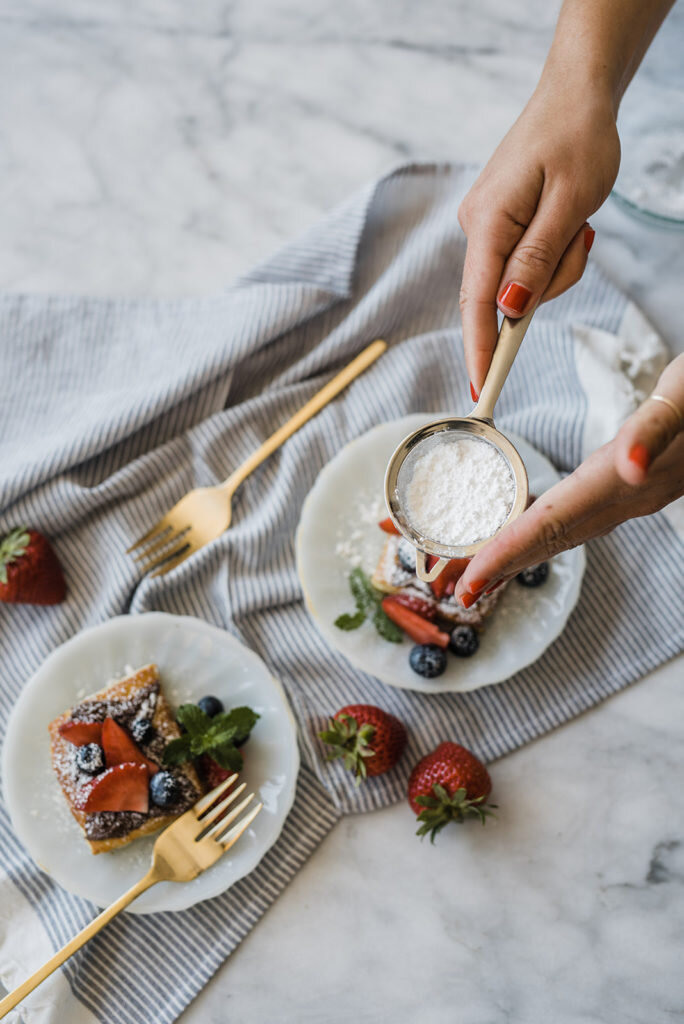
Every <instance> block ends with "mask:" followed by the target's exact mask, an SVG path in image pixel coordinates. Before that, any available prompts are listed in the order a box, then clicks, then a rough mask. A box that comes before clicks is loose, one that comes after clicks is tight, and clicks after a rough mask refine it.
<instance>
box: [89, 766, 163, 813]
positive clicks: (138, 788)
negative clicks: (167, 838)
mask: <svg viewBox="0 0 684 1024" xmlns="http://www.w3.org/2000/svg"><path fill="white" fill-rule="evenodd" d="M149 779H150V773H149V772H148V770H147V767H146V765H144V764H127V763H124V764H117V765H114V767H113V768H106V769H105V770H104V771H103V772H102V774H101V775H98V776H97V778H95V779H93V781H92V782H88V783H87V784H86V785H85V786H83V787H82V789H81V790H80V791H79V793H78V794H77V796H76V799H75V801H74V803H75V805H76V807H78V808H79V809H80V810H82V811H85V812H86V813H87V814H94V813H95V812H96V811H138V812H139V813H140V814H147V812H148V810H149V799H150V798H149Z"/></svg>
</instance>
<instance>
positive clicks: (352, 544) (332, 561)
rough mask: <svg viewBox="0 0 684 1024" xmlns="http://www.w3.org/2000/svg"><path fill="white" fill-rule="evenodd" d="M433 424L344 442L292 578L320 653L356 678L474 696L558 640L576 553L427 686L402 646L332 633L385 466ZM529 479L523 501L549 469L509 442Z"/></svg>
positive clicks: (374, 513) (373, 541)
mask: <svg viewBox="0 0 684 1024" xmlns="http://www.w3.org/2000/svg"><path fill="white" fill-rule="evenodd" d="M436 418H438V417H437V416H436V415H430V416H426V415H424V414H420V415H413V416H406V417H405V418H404V419H401V420H394V421H392V422H391V423H383V424H381V425H380V426H378V427H374V428H373V429H372V430H370V431H368V433H367V434H364V435H363V437H359V438H357V439H356V440H355V441H352V442H351V443H350V444H348V445H347V446H346V447H345V448H343V449H342V450H341V451H340V452H339V453H338V454H337V455H336V456H335V458H334V459H332V461H331V462H329V463H328V465H327V466H325V468H324V469H323V470H322V471H321V473H320V474H319V476H318V479H317V480H316V483H315V484H314V486H313V487H312V489H311V491H310V493H309V495H308V497H307V499H306V501H305V502H304V507H303V509H302V515H301V519H300V521H299V527H298V530H297V569H298V572H299V578H300V581H301V584H302V589H303V591H304V598H305V600H306V604H307V607H308V609H309V612H310V613H311V615H312V616H313V619H314V621H315V623H316V625H317V626H318V628H319V630H320V631H321V633H322V634H323V636H324V637H325V639H326V640H327V641H328V643H329V644H330V645H331V646H332V647H334V648H336V649H337V650H338V651H340V652H341V653H342V654H344V655H345V656H346V657H347V658H348V659H349V661H350V662H351V663H352V664H353V665H355V666H356V667H357V668H359V669H361V670H362V671H364V672H368V673H370V674H371V675H373V676H376V677H377V678H378V679H380V680H381V681H382V682H383V683H387V685H388V686H398V687H400V688H402V689H407V690H418V691H421V692H423V693H443V692H449V691H459V692H460V691H465V690H475V689H477V688H478V687H480V686H487V685H489V684H491V683H499V682H501V681H502V680H504V679H508V678H509V676H511V675H513V674H514V673H515V672H518V671H519V670H520V669H522V668H524V667H525V665H529V664H531V662H533V661H536V659H537V658H538V657H539V656H540V655H541V654H542V652H543V651H544V650H545V649H546V648H547V647H548V645H549V644H550V643H551V642H552V641H553V640H555V638H556V637H557V636H558V635H559V634H560V632H561V631H562V629H563V627H564V626H565V623H566V621H567V618H568V616H569V614H570V612H571V611H572V609H573V608H574V606H575V603H576V601H577V598H578V596H579V592H580V585H581V582H582V576H583V573H584V565H585V555H584V549H583V548H575V549H574V550H573V551H566V552H564V553H563V554H561V555H558V556H557V557H556V558H554V559H553V562H552V563H551V572H550V574H549V578H548V580H547V581H546V583H545V584H544V585H543V586H541V587H538V588H536V589H526V588H524V587H521V586H520V585H519V584H518V583H516V582H515V581H513V582H512V583H511V584H510V586H509V587H508V588H507V590H506V592H505V593H504V594H503V595H502V598H501V600H500V602H499V604H498V606H497V608H496V610H495V611H494V612H493V614H492V616H491V618H490V619H488V620H487V624H486V631H485V632H484V634H483V636H482V640H481V644H480V648H479V650H478V651H477V653H476V654H475V655H473V657H472V658H457V657H455V656H449V659H448V665H447V669H446V671H445V672H444V674H443V675H441V676H439V677H438V678H437V679H423V678H422V677H421V676H418V675H417V674H416V673H415V672H414V671H413V670H412V669H411V667H410V665H409V662H408V655H409V650H410V648H411V642H410V641H409V640H408V638H406V639H405V641H404V643H402V644H392V643H388V642H387V641H386V640H383V639H382V637H380V636H378V634H377V633H376V631H375V629H374V627H373V626H372V624H371V623H370V622H365V623H364V624H363V625H362V626H361V627H360V629H357V630H354V631H353V632H348V633H345V632H344V631H343V630H341V629H338V628H337V627H336V626H335V625H334V622H335V619H336V618H337V616H338V615H340V614H341V613H342V612H353V611H354V601H353V599H352V597H351V594H350V593H349V583H348V579H347V577H348V574H349V571H350V569H351V567H352V565H354V564H361V566H362V568H364V569H365V571H366V572H367V573H368V575H371V573H372V571H373V569H374V568H375V564H376V562H377V560H378V558H379V555H380V552H381V550H382V545H383V543H384V535H383V533H382V531H381V530H380V529H378V525H377V524H378V521H379V520H380V519H384V518H385V516H386V515H387V510H386V508H385V504H384V498H383V482H384V477H385V470H386V468H387V463H388V461H389V458H390V456H391V454H392V452H393V451H394V449H395V448H396V446H397V445H398V444H399V442H400V441H401V440H402V439H403V438H404V437H406V435H407V434H409V433H411V431H413V430H417V429H418V427H420V426H421V425H422V424H423V423H427V422H429V421H430V420H432V419H436ZM510 437H511V441H512V442H513V444H514V445H515V446H516V448H517V449H518V451H519V452H520V454H521V456H522V458H523V461H524V463H525V465H526V467H527V473H528V476H529V479H530V492H531V493H532V494H536V495H539V494H542V493H543V492H544V491H546V490H548V489H549V487H551V486H552V485H553V484H554V483H556V481H557V480H559V479H560V477H559V475H558V473H557V472H556V470H555V469H554V468H553V466H552V465H551V463H550V462H549V461H548V459H546V458H545V457H544V456H543V455H541V454H540V453H539V452H538V451H537V450H536V449H535V448H533V447H532V446H531V445H530V444H529V443H528V442H527V441H525V440H523V439H522V438H520V437H516V436H515V435H513V434H512V435H510Z"/></svg>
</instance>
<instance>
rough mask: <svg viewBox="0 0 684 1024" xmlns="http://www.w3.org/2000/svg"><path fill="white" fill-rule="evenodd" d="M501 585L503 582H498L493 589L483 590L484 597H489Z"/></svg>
mask: <svg viewBox="0 0 684 1024" xmlns="http://www.w3.org/2000/svg"><path fill="white" fill-rule="evenodd" d="M502 583H503V580H498V581H497V582H496V583H495V584H494V586H493V587H490V588H489V590H485V597H489V595H490V594H493V593H494V591H495V590H498V588H499V587H500V586H501V584H502Z"/></svg>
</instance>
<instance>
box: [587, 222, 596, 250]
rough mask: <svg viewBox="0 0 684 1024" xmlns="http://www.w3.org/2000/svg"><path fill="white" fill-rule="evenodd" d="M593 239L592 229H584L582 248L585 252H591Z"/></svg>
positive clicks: (594, 235) (594, 234) (593, 232)
mask: <svg viewBox="0 0 684 1024" xmlns="http://www.w3.org/2000/svg"><path fill="white" fill-rule="evenodd" d="M595 237H596V232H595V231H594V229H593V228H592V227H587V228H585V229H584V248H585V249H586V250H587V252H591V247H592V245H593V244H594V238H595Z"/></svg>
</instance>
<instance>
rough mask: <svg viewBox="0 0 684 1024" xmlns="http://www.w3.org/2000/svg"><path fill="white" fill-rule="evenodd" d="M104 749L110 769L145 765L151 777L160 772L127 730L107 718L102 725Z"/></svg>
mask: <svg viewBox="0 0 684 1024" xmlns="http://www.w3.org/2000/svg"><path fill="white" fill-rule="evenodd" d="M102 747H103V749H104V752H105V761H106V764H107V767H108V768H113V767H114V765H116V764H124V763H128V764H144V765H145V767H146V768H148V769H149V772H150V775H154V773H155V772H158V771H159V765H158V764H155V762H154V761H150V760H149V758H147V757H145V755H144V754H143V752H142V751H141V750H140V749H139V747H138V746H137V745H136V744H135V743H134V741H133V740H132V739H131V737H130V736H129V735H128V733H127V732H126V730H125V729H122V728H121V726H120V725H117V723H116V722H115V721H114V719H113V718H105V720H104V722H103V723H102Z"/></svg>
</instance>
